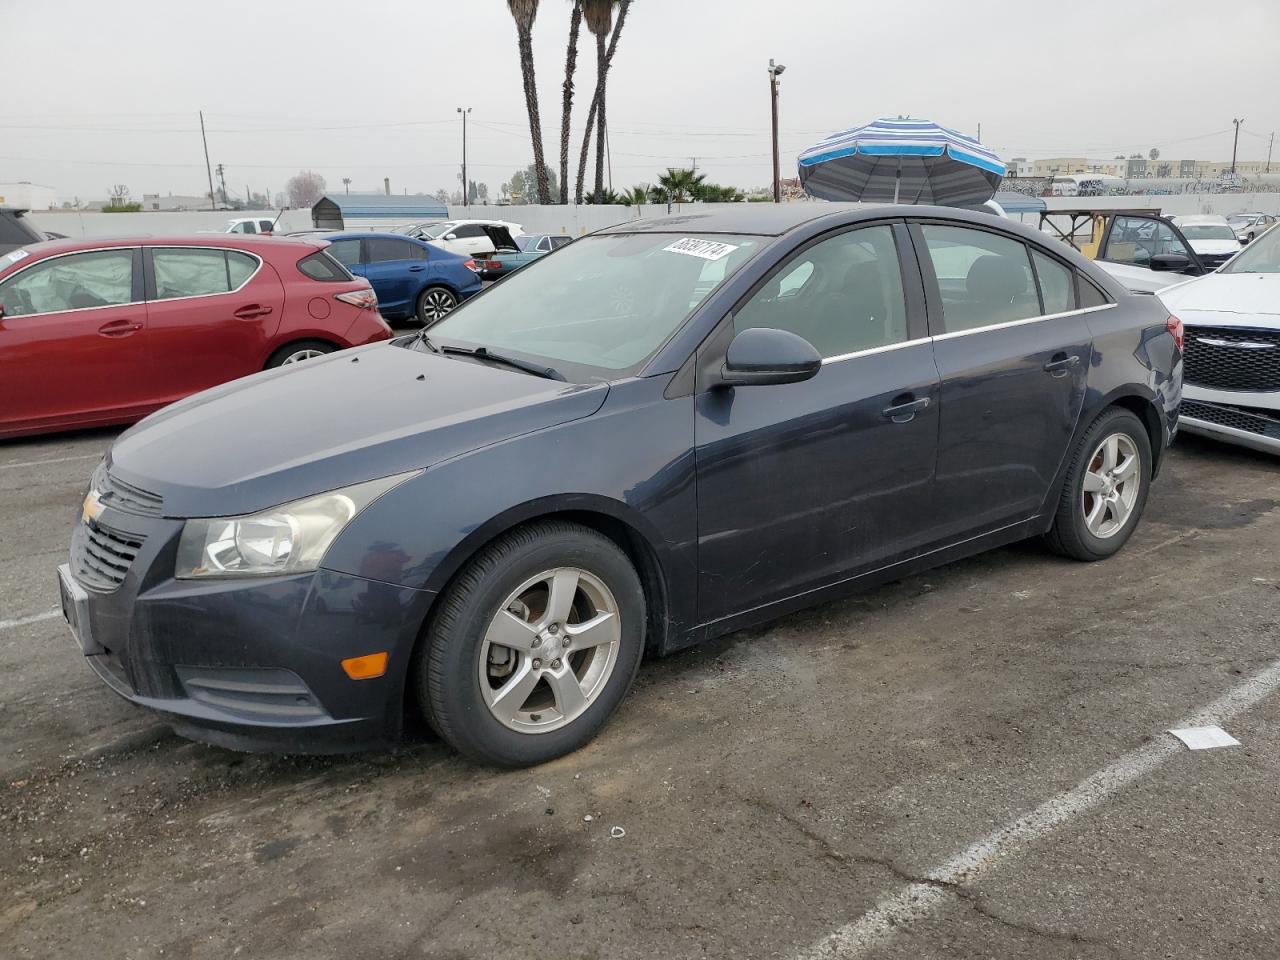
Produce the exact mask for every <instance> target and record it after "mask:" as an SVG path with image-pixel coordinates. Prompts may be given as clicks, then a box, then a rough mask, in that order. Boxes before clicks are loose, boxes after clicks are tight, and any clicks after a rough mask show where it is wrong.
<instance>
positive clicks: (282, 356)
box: [266, 340, 338, 370]
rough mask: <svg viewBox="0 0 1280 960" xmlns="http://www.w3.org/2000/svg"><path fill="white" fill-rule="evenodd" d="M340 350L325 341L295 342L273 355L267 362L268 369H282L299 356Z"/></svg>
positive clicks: (287, 344)
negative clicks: (291, 359) (281, 367)
mask: <svg viewBox="0 0 1280 960" xmlns="http://www.w3.org/2000/svg"><path fill="white" fill-rule="evenodd" d="M337 349H338V348H337V347H336V346H334V345H333V344H332V343H326V342H325V341H324V340H295V341H294V342H293V343H286V344H285V345H284V346H283V347H281V348H280V349H279V350H277V351H276V352H275V353H273V354H272V355H271V359H269V360H268V361H267V366H266V369H268V370H270V369H271V368H272V367H280V366H283V365H284V364H286V363H289V362H295V363H296V362H298V361H296V360H295V361H290V359H289V358H290V357H296V356H297V355H298V354H301V353H307V352H314V353H333V351H335V350H337Z"/></svg>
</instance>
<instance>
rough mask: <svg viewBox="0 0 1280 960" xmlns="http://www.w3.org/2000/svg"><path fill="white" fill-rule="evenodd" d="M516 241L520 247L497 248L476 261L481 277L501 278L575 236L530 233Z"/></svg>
mask: <svg viewBox="0 0 1280 960" xmlns="http://www.w3.org/2000/svg"><path fill="white" fill-rule="evenodd" d="M515 241H516V247H517V248H518V249H516V250H496V251H494V252H493V253H491V254H490V255H489V256H487V257H485V258H484V259H483V260H478V261H476V262H477V263H478V264H479V266H480V276H481V278H483V279H485V280H500V279H502V278H503V277H505V276H506V275H507V274H509V273H514V272H515V271H516V270H519V269H520V268H521V267H523V266H525V265H526V264H530V263H532V262H533V261H534V260H537V259H538V258H539V257H541V256H543V255H544V254H548V253H550V252H551V251H552V250H558V249H559V248H560V247H563V246H564V245H565V244H566V243H572V242H573V237H570V236H567V235H565V234H554V233H530V234H524V235H522V236H519V237H516V238H515Z"/></svg>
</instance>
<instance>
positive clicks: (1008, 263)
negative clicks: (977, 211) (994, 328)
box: [920, 223, 1040, 333]
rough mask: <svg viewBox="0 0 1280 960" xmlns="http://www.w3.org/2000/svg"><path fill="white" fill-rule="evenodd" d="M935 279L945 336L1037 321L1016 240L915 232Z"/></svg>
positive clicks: (946, 230) (976, 233)
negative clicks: (1033, 319) (940, 297)
mask: <svg viewBox="0 0 1280 960" xmlns="http://www.w3.org/2000/svg"><path fill="white" fill-rule="evenodd" d="M920 230H921V232H922V233H923V234H924V241H925V247H926V249H927V250H928V252H929V259H930V261H931V262H932V263H933V272H934V274H935V275H936V276H937V278H938V290H939V292H940V294H941V296H942V322H943V325H944V326H945V328H946V331H947V332H948V333H955V332H956V331H957V330H972V329H974V328H976V327H986V326H990V325H991V324H995V323H1009V322H1010V321H1013V320H1025V319H1027V318H1029V317H1036V316H1039V315H1040V299H1039V297H1037V296H1036V286H1035V283H1034V281H1033V280H1032V278H1031V264H1030V262H1029V261H1028V259H1027V248H1026V247H1025V246H1024V245H1023V243H1022V241H1021V240H1015V239H1013V238H1012V237H1006V236H1003V235H1001V234H998V233H992V232H990V231H987V230H976V229H973V228H971V227H951V226H943V225H941V224H934V223H926V224H923V225H922V226H921V228H920Z"/></svg>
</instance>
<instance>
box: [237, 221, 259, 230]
mask: <svg viewBox="0 0 1280 960" xmlns="http://www.w3.org/2000/svg"><path fill="white" fill-rule="evenodd" d="M240 232H241V233H257V232H258V228H257V227H255V226H254V225H253V221H252V220H246V221H245V222H244V223H242V224H240Z"/></svg>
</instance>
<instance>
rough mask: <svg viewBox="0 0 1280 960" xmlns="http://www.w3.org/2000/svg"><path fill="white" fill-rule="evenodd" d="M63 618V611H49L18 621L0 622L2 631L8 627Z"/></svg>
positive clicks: (20, 618) (21, 618) (19, 618)
mask: <svg viewBox="0 0 1280 960" xmlns="http://www.w3.org/2000/svg"><path fill="white" fill-rule="evenodd" d="M60 616H62V611H61V610H47V611H45V612H44V613H33V614H32V615H31V616H29V617H18V619H17V620H0V630H4V629H6V628H8V627H21V626H25V625H26V624H28V623H39V622H40V621H41V620H52V619H53V618H54V617H60Z"/></svg>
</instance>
